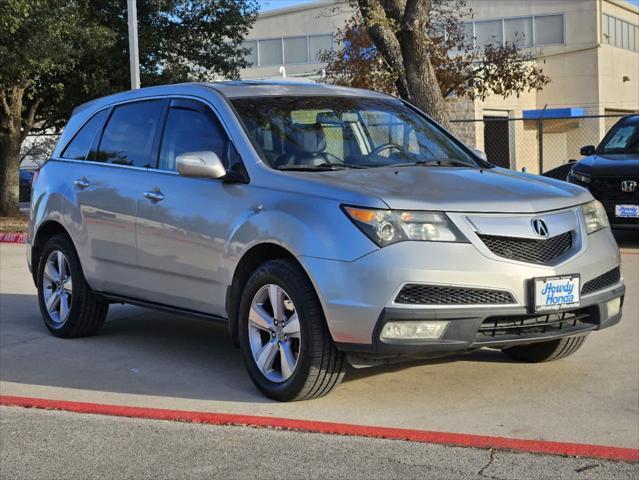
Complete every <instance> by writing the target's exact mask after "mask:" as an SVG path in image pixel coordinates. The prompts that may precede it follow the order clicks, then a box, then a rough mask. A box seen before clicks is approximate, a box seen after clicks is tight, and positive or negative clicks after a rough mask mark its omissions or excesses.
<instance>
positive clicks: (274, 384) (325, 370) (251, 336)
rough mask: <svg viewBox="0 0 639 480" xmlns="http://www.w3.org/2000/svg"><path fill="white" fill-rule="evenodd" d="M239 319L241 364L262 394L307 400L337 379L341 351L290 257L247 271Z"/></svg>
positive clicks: (341, 372)
mask: <svg viewBox="0 0 639 480" xmlns="http://www.w3.org/2000/svg"><path fill="white" fill-rule="evenodd" d="M239 321H240V324H239V334H240V346H241V348H242V354H243V357H244V363H245V364H246V368H247V370H248V373H249V375H250V377H251V380H253V383H255V385H256V386H257V388H259V389H260V390H261V391H262V392H263V393H264V394H265V395H266V396H268V397H270V398H273V399H275V400H280V401H292V400H307V399H311V398H317V397H321V396H323V395H326V394H327V393H329V392H330V391H331V390H332V389H333V388H335V387H336V386H337V385H338V384H339V382H340V381H341V379H342V377H343V375H344V354H343V353H341V352H340V351H338V350H337V348H336V347H335V345H334V344H333V340H332V339H331V336H330V334H329V332H328V328H327V327H326V322H325V320H324V314H323V312H322V307H321V305H320V303H319V300H318V299H317V295H316V294H315V290H314V289H313V286H312V285H311V284H310V282H309V280H308V278H307V277H306V275H305V274H304V272H303V271H302V270H301V269H300V267H299V266H298V265H297V264H296V263H295V262H293V261H292V260H285V259H282V260H271V261H269V262H266V263H265V264H263V265H262V266H260V267H259V268H258V269H257V270H256V271H255V272H254V273H253V275H252V276H251V278H250V279H249V280H248V282H247V284H246V286H245V288H244V292H243V294H242V299H241V301H240V315H239Z"/></svg>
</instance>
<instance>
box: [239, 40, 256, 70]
mask: <svg viewBox="0 0 639 480" xmlns="http://www.w3.org/2000/svg"><path fill="white" fill-rule="evenodd" d="M242 48H248V49H249V50H250V52H249V53H248V54H246V55H245V56H244V60H246V61H247V62H248V63H249V64H250V66H252V65H257V42H256V41H255V40H248V41H246V42H244V43H242Z"/></svg>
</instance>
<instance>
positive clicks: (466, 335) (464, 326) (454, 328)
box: [338, 285, 625, 355]
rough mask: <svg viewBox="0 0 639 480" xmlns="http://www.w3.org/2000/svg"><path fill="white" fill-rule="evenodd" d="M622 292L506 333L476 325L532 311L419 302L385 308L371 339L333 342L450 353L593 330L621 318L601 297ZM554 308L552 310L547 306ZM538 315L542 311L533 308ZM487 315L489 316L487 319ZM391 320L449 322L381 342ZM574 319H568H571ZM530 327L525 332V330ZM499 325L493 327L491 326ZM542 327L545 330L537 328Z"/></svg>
mask: <svg viewBox="0 0 639 480" xmlns="http://www.w3.org/2000/svg"><path fill="white" fill-rule="evenodd" d="M624 294H625V287H624V285H619V286H617V287H616V288H612V289H609V290H606V291H604V292H602V293H598V294H594V295H589V296H588V297H587V299H586V300H584V301H582V302H581V304H580V306H579V308H578V309H568V310H560V311H558V312H557V313H559V314H562V313H566V314H567V316H566V318H568V320H567V321H566V322H565V323H566V325H564V326H562V328H547V329H544V328H543V327H539V328H535V327H530V326H529V325H522V327H521V328H519V329H513V330H512V332H513V333H512V334H504V333H502V334H497V335H490V334H485V333H482V332H480V331H479V330H480V327H482V325H486V324H485V323H484V322H488V324H489V325H490V324H492V321H493V319H495V320H499V319H511V318H520V317H522V318H524V317H532V316H533V315H531V313H530V311H529V310H528V309H527V308H523V307H518V308H506V309H504V308H486V307H483V308H481V307H480V308H477V309H473V310H472V311H470V312H469V311H468V310H467V309H454V308H451V309H445V310H443V309H429V308H420V309H413V310H406V309H397V308H385V309H384V310H383V311H382V314H381V315H380V317H379V319H378V320H377V323H376V325H375V329H374V333H373V337H372V342H371V343H370V344H367V345H363V344H344V343H343V344H338V347H339V348H340V349H341V350H343V351H348V352H357V353H367V354H371V353H372V354H381V355H384V354H391V355H395V354H438V353H454V352H459V351H465V350H475V349H478V348H482V347H499V348H504V347H509V346H513V345H521V344H529V343H536V342H543V341H547V340H553V339H557V338H561V337H568V336H571V335H579V334H585V333H587V332H590V331H593V330H600V329H602V328H607V327H611V326H613V325H615V324H617V323H619V321H620V320H621V310H620V311H619V312H618V313H617V314H615V315H612V316H608V315H607V309H606V302H608V301H609V300H612V299H615V298H618V297H621V303H622V304H623V296H624ZM553 313H554V312H553ZM580 313H583V314H584V317H586V318H585V321H583V322H581V321H578V322H573V321H572V320H570V318H571V316H572V315H573V314H580ZM536 316H538V317H543V316H545V315H542V314H537V315H536ZM488 319H490V320H488ZM397 320H413V321H417V320H448V321H450V324H449V326H448V328H447V329H446V331H445V333H444V335H443V336H442V338H440V339H437V340H425V341H421V342H416V341H406V340H402V341H394V342H388V341H386V342H382V341H381V340H379V334H380V332H381V331H382V328H383V327H384V325H385V324H386V323H387V322H389V321H397ZM573 323H574V325H573ZM555 325H557V324H555ZM530 329H532V330H535V331H534V332H531V333H528V332H527V331H528V330H530ZM497 330H499V328H497ZM542 330H546V331H542Z"/></svg>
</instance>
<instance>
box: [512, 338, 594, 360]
mask: <svg viewBox="0 0 639 480" xmlns="http://www.w3.org/2000/svg"><path fill="white" fill-rule="evenodd" d="M586 337H587V335H582V336H578V337H565V338H560V339H558V340H551V341H549V342H540V343H532V344H530V345H519V346H516V347H510V348H504V349H503V350H502V352H504V354H506V355H507V356H508V357H510V358H512V359H514V360H519V361H522V362H530V363H540V362H551V361H553V360H559V359H560V358H565V357H568V356H570V355H572V354H573V353H575V352H576V351H577V350H579V348H580V347H581V346H582V345H583V344H584V342H585V341H586Z"/></svg>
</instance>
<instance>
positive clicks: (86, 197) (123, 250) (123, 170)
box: [74, 99, 168, 297]
mask: <svg viewBox="0 0 639 480" xmlns="http://www.w3.org/2000/svg"><path fill="white" fill-rule="evenodd" d="M167 104H168V100H165V99H153V100H143V101H136V102H131V103H125V104H120V105H117V106H115V107H113V108H112V109H111V110H110V112H109V118H108V120H107V122H106V125H105V127H104V129H103V131H102V134H101V135H97V136H96V139H95V140H94V143H93V147H92V148H91V150H90V152H89V154H88V156H87V159H86V161H85V162H84V163H83V165H82V168H81V169H78V174H77V175H76V177H77V178H76V179H75V184H74V186H75V189H76V194H77V201H78V204H79V207H80V212H81V215H82V225H83V226H84V231H83V232H82V240H81V242H82V248H83V250H84V251H85V259H84V261H83V269H84V274H85V276H86V278H87V280H88V281H89V283H90V284H91V286H92V287H93V288H94V289H96V290H99V291H105V292H109V293H116V294H120V295H126V296H133V297H135V296H136V290H137V288H138V287H137V286H138V283H139V277H138V255H137V249H136V243H135V242H136V231H135V230H136V215H137V203H138V199H139V197H140V195H141V187H140V186H141V185H143V184H144V183H145V180H146V178H147V177H148V173H147V168H148V166H149V165H151V164H154V162H155V157H156V155H157V153H156V152H157V148H158V142H159V133H160V128H159V127H160V125H161V124H162V121H163V117H164V114H165V110H166V107H167Z"/></svg>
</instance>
